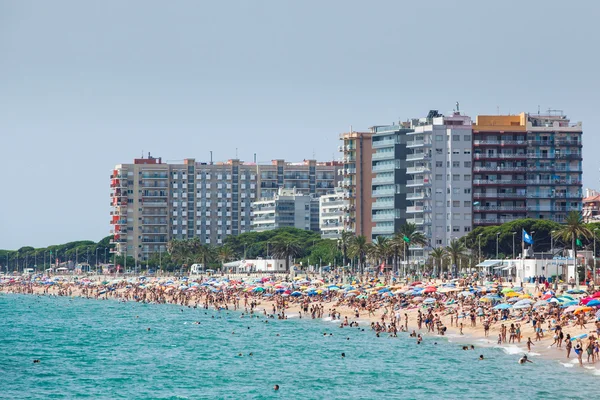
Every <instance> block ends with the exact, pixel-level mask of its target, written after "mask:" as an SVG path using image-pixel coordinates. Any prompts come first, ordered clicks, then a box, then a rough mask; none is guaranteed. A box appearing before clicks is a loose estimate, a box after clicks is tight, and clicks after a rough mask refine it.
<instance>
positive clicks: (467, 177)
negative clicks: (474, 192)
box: [464, 174, 471, 182]
mask: <svg viewBox="0 0 600 400" xmlns="http://www.w3.org/2000/svg"><path fill="white" fill-rule="evenodd" d="M464 179H465V182H470V181H471V174H466V175H465V177H464Z"/></svg>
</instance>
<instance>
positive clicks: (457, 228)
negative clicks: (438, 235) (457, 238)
mask: <svg viewBox="0 0 600 400" xmlns="http://www.w3.org/2000/svg"><path fill="white" fill-rule="evenodd" d="M452 232H460V226H453V227H452Z"/></svg>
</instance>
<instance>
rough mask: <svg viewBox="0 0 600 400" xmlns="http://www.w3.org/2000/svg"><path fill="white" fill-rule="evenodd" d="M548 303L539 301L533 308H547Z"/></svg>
mask: <svg viewBox="0 0 600 400" xmlns="http://www.w3.org/2000/svg"><path fill="white" fill-rule="evenodd" d="M548 304H549V303H548V302H547V301H546V300H540V301H538V302H536V303H535V304H534V305H533V306H534V307H543V306H547V305H548Z"/></svg>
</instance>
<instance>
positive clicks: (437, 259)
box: [429, 247, 446, 275]
mask: <svg viewBox="0 0 600 400" xmlns="http://www.w3.org/2000/svg"><path fill="white" fill-rule="evenodd" d="M445 255H446V249H444V248H443V247H436V248H435V249H433V250H431V253H429V257H431V258H432V259H433V261H434V267H435V270H436V271H438V275H441V274H442V269H443V265H442V260H443V259H444V256H445Z"/></svg>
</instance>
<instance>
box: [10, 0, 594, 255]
mask: <svg viewBox="0 0 600 400" xmlns="http://www.w3.org/2000/svg"><path fill="white" fill-rule="evenodd" d="M599 17H600V2H595V1H572V2H564V1H555V0H544V1H534V0H530V1H512V0H503V1H495V2H488V1H480V0H476V1H475V0H465V1H448V0H440V1H433V0H430V1H413V2H408V1H369V2H365V1H348V0H344V1H309V0H303V1H300V2H297V1H294V2H293V1H283V0H275V1H196V0H194V1H185V0H178V1H171V2H166V1H152V0H143V1H141V0H140V1H136V0H129V1H121V0H106V1H101V2H100V1H98V2H82V1H79V0H72V1H67V0H53V1H30V0H14V1H9V0H0V139H1V142H0V143H1V146H0V179H1V182H2V188H3V189H2V190H1V193H2V194H1V195H0V248H4V249H18V248H20V247H21V246H26V245H31V246H35V247H42V246H47V245H51V244H59V243H64V242H67V241H73V240H84V239H85V240H94V241H98V240H100V239H102V238H103V237H105V236H107V235H108V234H109V230H110V225H109V211H110V207H109V203H110V197H109V193H110V191H109V184H110V181H109V176H110V173H111V170H112V168H113V166H114V165H115V164H119V163H128V162H131V161H132V160H133V158H136V157H140V156H141V154H142V152H144V153H145V154H147V153H148V152H151V153H152V155H153V156H156V157H162V158H163V160H168V161H176V160H183V159H184V158H195V159H196V160H197V161H206V160H208V159H209V155H210V151H211V150H212V151H213V154H214V159H215V160H227V159H230V158H235V155H236V151H237V154H238V157H239V158H240V159H242V160H247V161H251V160H252V158H253V154H254V153H257V158H258V160H259V161H264V162H268V161H269V160H271V159H275V158H285V159H287V160H289V161H301V160H303V159H308V158H313V157H316V158H317V159H318V160H331V159H332V158H333V157H335V158H339V157H340V156H341V155H340V154H339V153H337V146H338V145H339V139H338V134H339V133H341V132H345V131H348V130H349V128H350V126H352V127H353V129H354V130H366V129H367V128H368V127H370V126H373V125H378V124H389V123H392V122H395V121H398V120H406V119H407V118H413V117H422V116H425V115H426V114H427V112H428V111H429V110H430V109H437V110H439V111H440V112H442V113H448V112H451V111H452V110H453V108H454V107H455V103H456V102H457V101H459V102H460V109H461V112H463V113H466V114H467V115H470V116H472V117H474V116H476V115H477V114H496V113H497V112H498V111H499V112H500V113H501V114H506V113H519V112H522V111H525V112H537V110H538V106H539V107H540V109H541V110H542V111H544V110H547V109H549V108H551V109H558V110H563V111H564V112H565V113H566V114H567V115H568V116H569V117H570V118H571V120H572V122H577V121H583V124H584V125H583V126H584V137H583V141H584V149H583V152H584V155H583V157H584V187H591V188H600V182H599V178H600V172H599V170H598V167H599V165H598V161H597V159H596V158H595V157H596V156H594V153H595V150H594V149H595V148H596V146H600V139H599V138H598V136H597V135H596V132H597V131H598V129H599V128H600V122H598V120H599V118H598V109H597V108H596V107H598V106H599V104H598V93H600V78H599V76H598V71H599V70H600V69H599V68H598V63H599V60H600V53H599V52H598V49H599V48H600V33H599V28H598V24H597V21H598V18H599Z"/></svg>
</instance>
